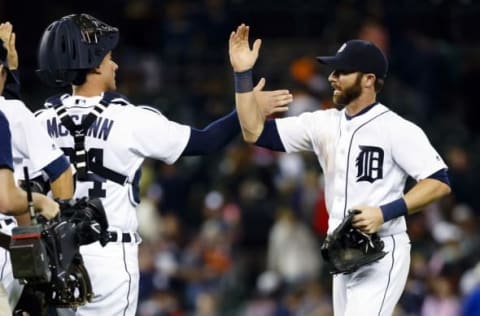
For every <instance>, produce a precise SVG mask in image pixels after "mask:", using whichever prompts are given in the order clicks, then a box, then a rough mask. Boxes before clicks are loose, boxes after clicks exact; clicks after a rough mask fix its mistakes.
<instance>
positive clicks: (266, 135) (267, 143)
mask: <svg viewBox="0 0 480 316" xmlns="http://www.w3.org/2000/svg"><path fill="white" fill-rule="evenodd" d="M255 145H257V146H260V147H264V148H268V149H270V150H275V151H282V152H285V151H286V150H285V146H283V143H282V140H281V139H280V135H279V134H278V129H277V123H276V122H275V120H267V121H265V125H264V126H263V131H262V134H260V136H259V137H258V139H257V141H256V142H255Z"/></svg>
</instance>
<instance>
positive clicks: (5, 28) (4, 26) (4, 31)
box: [0, 22, 18, 70]
mask: <svg viewBox="0 0 480 316" xmlns="http://www.w3.org/2000/svg"><path fill="white" fill-rule="evenodd" d="M0 39H1V40H2V41H3V46H4V47H5V48H6V49H7V51H8V56H7V60H8V69H10V70H14V69H17V68H18V54H17V49H16V48H15V33H14V32H13V25H12V24H11V23H10V22H4V23H0Z"/></svg>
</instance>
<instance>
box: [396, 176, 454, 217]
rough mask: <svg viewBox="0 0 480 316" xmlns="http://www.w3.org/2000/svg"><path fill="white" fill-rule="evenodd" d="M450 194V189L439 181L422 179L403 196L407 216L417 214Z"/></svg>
mask: <svg viewBox="0 0 480 316" xmlns="http://www.w3.org/2000/svg"><path fill="white" fill-rule="evenodd" d="M450 192H451V189H450V187H449V186H448V185H447V184H445V183H443V182H441V181H438V180H435V179H424V180H421V181H419V182H418V183H417V184H416V185H415V186H414V187H413V188H412V189H410V191H408V192H407V193H406V194H405V196H404V200H405V204H406V205H407V209H408V214H412V213H415V212H417V211H418V210H420V209H421V208H423V207H425V206H427V205H428V204H430V203H432V202H433V201H435V200H437V199H439V198H441V197H443V196H445V195H447V194H449V193H450Z"/></svg>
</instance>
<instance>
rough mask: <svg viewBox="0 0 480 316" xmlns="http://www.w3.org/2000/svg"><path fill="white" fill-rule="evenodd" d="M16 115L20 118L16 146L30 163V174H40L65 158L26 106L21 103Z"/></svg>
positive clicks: (17, 126) (17, 124)
mask: <svg viewBox="0 0 480 316" xmlns="http://www.w3.org/2000/svg"><path fill="white" fill-rule="evenodd" d="M16 106H18V108H17V109H16V113H15V115H17V116H18V120H17V123H16V125H15V131H14V132H15V133H16V134H15V138H17V137H18V141H17V142H16V146H17V147H18V150H19V151H20V152H21V153H22V154H23V156H24V158H25V159H27V160H28V161H29V166H30V167H31V168H32V170H30V172H32V173H35V172H38V171H40V170H42V169H44V168H45V167H47V166H48V165H49V164H51V163H52V162H54V161H56V160H57V159H59V158H60V157H62V156H63V152H62V151H61V150H60V149H59V148H58V147H57V146H56V145H55V144H54V141H53V140H52V138H51V137H50V136H49V135H48V133H47V131H46V130H45V129H44V128H43V127H42V126H41V123H40V121H39V120H37V119H36V118H35V116H34V115H33V113H32V112H30V111H29V110H28V109H27V108H26V106H25V105H24V104H23V103H21V102H19V104H17V105H16Z"/></svg>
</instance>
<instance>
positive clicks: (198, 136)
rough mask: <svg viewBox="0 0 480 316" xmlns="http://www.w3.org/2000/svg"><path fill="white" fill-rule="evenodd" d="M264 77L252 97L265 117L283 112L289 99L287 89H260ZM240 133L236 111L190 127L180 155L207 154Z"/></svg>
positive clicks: (220, 147)
mask: <svg viewBox="0 0 480 316" xmlns="http://www.w3.org/2000/svg"><path fill="white" fill-rule="evenodd" d="M264 86H265V79H263V78H262V79H261V80H260V81H259V82H258V84H257V86H256V87H255V88H254V89H253V97H254V99H255V102H256V103H257V104H258V108H259V110H260V111H261V112H262V114H263V115H264V116H265V117H266V116H269V115H271V114H274V113H278V112H284V111H286V110H287V109H288V107H287V104H288V103H289V102H290V101H291V100H290V98H289V97H288V95H289V92H288V91H287V90H275V91H262V89H263V87H264ZM239 133H240V124H239V121H238V114H237V111H233V112H232V113H230V114H228V115H226V116H224V117H222V118H220V119H218V120H216V121H214V122H212V123H210V124H209V125H208V126H207V127H205V128H204V129H196V128H193V127H192V128H191V133H190V139H189V140H188V143H187V146H186V147H185V149H184V151H183V153H182V156H197V155H208V154H211V153H214V152H217V151H218V150H220V149H222V148H223V147H225V146H226V145H227V144H228V143H230V141H232V139H233V138H235V137H236V136H237V135H238V134H239Z"/></svg>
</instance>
